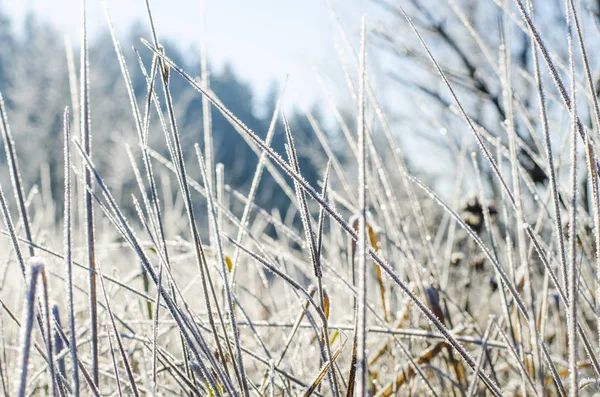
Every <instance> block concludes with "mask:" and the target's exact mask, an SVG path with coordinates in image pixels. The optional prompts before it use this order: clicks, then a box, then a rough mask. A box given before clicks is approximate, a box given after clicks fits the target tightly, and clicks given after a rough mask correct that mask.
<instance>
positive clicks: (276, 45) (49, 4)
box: [1, 0, 373, 106]
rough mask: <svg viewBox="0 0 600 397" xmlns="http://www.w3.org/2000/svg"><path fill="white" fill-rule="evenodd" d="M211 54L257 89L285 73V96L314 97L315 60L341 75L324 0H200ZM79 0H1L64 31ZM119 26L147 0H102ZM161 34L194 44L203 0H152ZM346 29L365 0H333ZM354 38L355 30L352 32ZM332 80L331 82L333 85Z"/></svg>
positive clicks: (97, 7)
mask: <svg viewBox="0 0 600 397" xmlns="http://www.w3.org/2000/svg"><path fill="white" fill-rule="evenodd" d="M204 1H205V10H206V12H205V21H206V25H205V31H206V43H207V51H208V54H209V59H210V60H211V63H212V64H213V65H214V66H215V67H216V68H220V67H222V66H223V64H224V63H226V62H230V63H231V64H232V65H233V67H234V69H235V71H236V72H237V73H238V74H239V75H240V76H241V77H242V78H243V79H244V80H246V81H248V82H250V83H251V84H252V85H253V86H254V88H255V89H256V90H257V93H258V94H259V96H262V95H263V94H264V93H265V91H266V90H267V88H268V87H269V85H270V83H271V82H272V81H273V80H280V81H281V80H283V78H284V76H285V75H286V74H287V73H289V74H290V78H289V84H288V87H289V88H288V91H287V95H286V102H287V105H288V106H289V105H290V104H291V103H295V102H299V103H302V104H309V103H312V102H313V101H314V100H315V99H317V98H318V97H319V95H318V93H319V92H320V89H319V88H318V84H317V82H316V79H315V71H314V70H315V68H318V69H319V71H320V72H321V73H322V74H323V75H324V76H325V77H326V80H327V81H329V82H330V84H332V85H333V86H336V84H339V83H341V80H339V67H338V66H337V55H336V52H335V47H334V42H335V37H336V35H335V27H334V24H333V23H332V19H331V16H330V12H329V11H328V8H327V5H326V1H325V0H301V1H298V0H252V1H246V0H204ZM79 3H80V1H79V0H52V1H50V0H1V4H2V6H3V8H4V9H5V10H7V11H8V13H9V14H11V15H12V16H13V18H14V20H15V22H16V24H17V25H18V24H19V21H22V19H23V16H24V15H25V14H26V13H27V11H28V10H30V9H35V10H36V12H37V14H38V15H39V16H40V17H42V18H43V19H45V20H49V21H51V22H52V23H53V24H54V25H55V26H56V27H57V28H58V29H60V30H63V31H64V33H65V34H67V35H69V37H70V38H71V41H72V42H75V43H76V42H77V41H78V36H79V16H80V5H79ZM107 3H108V6H109V9H110V11H111V16H112V18H113V21H114V23H115V25H116V27H117V29H118V30H119V32H120V34H124V33H125V31H126V29H127V27H128V25H129V24H130V23H132V22H134V21H136V20H139V21H142V22H144V23H145V21H146V14H145V2H144V0H107ZM150 4H151V6H152V8H153V14H154V17H155V22H156V24H157V29H158V32H159V35H161V36H162V37H167V38H170V39H172V40H175V41H176V42H177V43H178V45H179V46H180V47H181V48H182V49H188V48H199V45H200V38H201V34H202V26H201V24H200V21H201V20H202V19H201V18H202V17H201V15H202V10H201V1H200V0H151V2H150ZM332 4H333V5H334V7H336V9H337V10H338V12H339V14H340V17H341V19H342V21H343V23H344V25H345V26H346V28H347V29H349V30H350V31H351V32H354V33H355V32H356V31H357V29H358V25H359V23H360V17H361V15H362V13H364V12H366V11H368V10H369V9H370V10H371V11H373V7H372V6H371V7H369V2H368V0H364V1H344V0H332ZM87 10H88V19H89V28H90V31H91V35H92V36H93V35H94V34H98V32H100V31H101V30H102V29H106V18H105V15H104V11H103V6H102V1H101V0H87ZM355 39H356V41H358V37H355ZM338 89H339V87H338V88H336V90H338Z"/></svg>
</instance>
